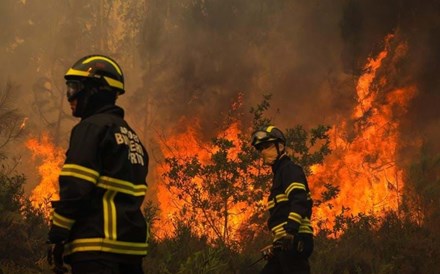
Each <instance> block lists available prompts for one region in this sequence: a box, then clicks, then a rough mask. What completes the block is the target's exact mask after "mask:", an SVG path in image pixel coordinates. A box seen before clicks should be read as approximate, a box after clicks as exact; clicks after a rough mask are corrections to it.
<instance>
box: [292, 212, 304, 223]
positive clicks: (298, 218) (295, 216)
mask: <svg viewBox="0 0 440 274" xmlns="http://www.w3.org/2000/svg"><path fill="white" fill-rule="evenodd" d="M289 219H290V220H292V221H295V222H297V223H299V224H301V219H302V218H301V215H299V214H298V213H296V212H290V213H289Z"/></svg>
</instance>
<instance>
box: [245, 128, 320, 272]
mask: <svg viewBox="0 0 440 274" xmlns="http://www.w3.org/2000/svg"><path fill="white" fill-rule="evenodd" d="M251 142H252V145H253V146H254V147H255V148H256V149H257V150H258V151H259V153H260V154H261V156H262V157H263V162H264V164H265V165H268V166H271V167H272V171H273V180H272V184H271V187H270V193H269V197H268V208H269V220H268V222H267V224H268V227H269V229H270V231H271V233H272V235H273V242H272V245H270V247H269V248H268V249H267V248H266V249H264V251H263V256H264V257H265V258H266V259H267V263H266V265H265V266H264V268H263V270H262V272H261V273H283V274H287V273H289V274H291V273H310V266H309V261H308V258H309V256H310V255H311V253H312V251H313V229H312V226H311V223H310V218H311V215H312V204H313V201H312V199H311V196H310V190H309V186H308V184H307V179H306V176H305V174H304V171H303V169H302V168H301V167H300V166H298V165H296V164H294V163H293V162H292V160H291V159H290V158H289V157H288V156H287V154H286V150H285V145H286V139H285V137H284V134H283V132H282V131H281V130H279V129H278V128H276V127H274V126H264V127H262V128H260V129H258V130H257V131H255V132H254V133H253V134H252V140H251Z"/></svg>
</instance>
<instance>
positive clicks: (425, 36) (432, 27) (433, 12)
mask: <svg viewBox="0 0 440 274" xmlns="http://www.w3.org/2000/svg"><path fill="white" fill-rule="evenodd" d="M439 15H440V1H423V2H415V1H407V0H394V1H347V2H346V3H345V5H344V15H343V20H342V21H341V30H342V38H343V39H344V51H343V52H344V53H345V54H344V55H343V57H344V58H343V61H344V68H345V71H348V70H350V69H352V70H353V71H356V70H357V69H359V68H360V66H359V65H358V64H359V63H360V62H362V60H364V59H365V58H366V57H367V56H368V55H370V54H371V53H372V52H374V51H375V49H376V48H377V46H378V45H380V44H379V43H378V42H379V41H381V37H383V36H384V35H385V34H386V33H391V32H392V33H396V34H397V35H398V39H399V40H400V42H405V43H406V44H407V46H408V53H407V55H406V56H405V58H404V59H402V61H401V62H400V63H399V64H397V65H396V70H397V71H396V73H395V76H394V78H393V79H390V81H392V82H391V83H390V84H389V86H390V85H393V87H394V88H400V87H405V86H408V85H415V86H416V88H417V92H418V94H417V96H416V97H415V98H414V100H413V101H412V102H411V104H410V106H409V109H408V112H407V114H406V116H405V117H404V120H403V123H402V127H401V132H402V134H401V136H402V144H413V143H414V140H415V139H420V138H421V139H422V141H423V142H425V143H427V144H429V146H431V147H432V148H433V149H434V151H436V153H438V152H439V151H440V146H439V145H438V144H437V143H438V142H436V141H435V140H436V139H437V137H436V136H439V133H440V130H439V127H438V125H439V121H440V120H439V118H440V110H439V108H438V107H436V106H438V104H439V102H440V94H439V93H438V89H439V84H440V80H439V77H438V71H439V63H440V52H439V48H440V38H439V37H440V36H439V34H440V16H439ZM407 149H409V147H408V146H405V145H403V147H402V153H405V150H407Z"/></svg>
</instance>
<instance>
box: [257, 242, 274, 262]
mask: <svg viewBox="0 0 440 274" xmlns="http://www.w3.org/2000/svg"><path fill="white" fill-rule="evenodd" d="M260 252H261V255H262V257H263V258H264V259H265V260H269V259H271V258H272V257H273V255H274V254H273V245H268V246H265V247H263V248H262V249H261V250H260Z"/></svg>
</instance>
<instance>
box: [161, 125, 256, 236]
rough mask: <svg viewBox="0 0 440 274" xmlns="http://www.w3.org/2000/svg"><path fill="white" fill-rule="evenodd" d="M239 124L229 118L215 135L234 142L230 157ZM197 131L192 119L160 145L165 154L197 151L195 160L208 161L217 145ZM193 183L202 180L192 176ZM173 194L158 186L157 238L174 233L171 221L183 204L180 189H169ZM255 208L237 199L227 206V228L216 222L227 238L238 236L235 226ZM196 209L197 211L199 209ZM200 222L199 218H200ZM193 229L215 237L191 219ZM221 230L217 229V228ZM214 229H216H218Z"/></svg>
mask: <svg viewBox="0 0 440 274" xmlns="http://www.w3.org/2000/svg"><path fill="white" fill-rule="evenodd" d="M239 128H240V124H239V122H237V121H234V122H232V123H231V124H230V125H229V126H228V128H227V129H225V130H224V131H223V132H221V133H219V135H218V137H221V138H225V139H227V140H230V141H233V142H234V147H233V148H231V149H230V150H229V153H228V155H227V158H228V159H230V160H234V159H237V157H238V153H239V152H240V146H241V142H240V140H239V134H240V133H241V131H240V129H239ZM198 132H200V128H199V125H198V122H197V120H195V122H193V123H192V126H188V127H186V130H185V132H182V133H180V134H176V135H174V136H172V137H170V138H168V139H167V140H164V142H163V143H164V145H163V146H162V152H163V154H164V156H165V157H167V158H168V157H173V156H174V157H177V158H182V159H183V158H185V157H188V156H194V155H197V158H198V160H199V161H200V162H201V163H202V164H207V163H209V162H210V157H211V155H212V154H214V153H216V152H217V151H218V148H217V147H215V146H214V145H212V144H205V143H202V142H201V141H199V140H200V139H199V136H198ZM167 169H168V168H167V167H165V166H160V167H158V173H159V174H164V173H165V172H167V171H168V170H167ZM192 182H193V183H194V185H195V186H201V185H202V184H203V183H204V182H203V180H202V179H201V178H197V177H196V178H194V179H193V181H192ZM235 183H236V182H231V184H235ZM171 192H173V195H172V194H171V193H170V191H169V190H168V189H167V188H166V187H165V186H163V185H159V186H158V194H157V195H158V201H159V203H160V209H161V211H160V212H161V216H160V222H159V223H158V224H157V225H156V226H155V227H154V231H155V235H156V236H157V237H159V238H162V237H165V236H169V234H171V233H174V230H175V229H174V227H173V225H174V224H173V221H174V219H175V218H176V217H178V216H179V213H181V212H180V209H181V208H182V206H183V205H184V204H185V202H184V201H183V200H182V199H179V198H178V196H184V195H179V190H174V189H171ZM202 195H206V193H202ZM205 198H210V199H215V198H214V197H206V196H205ZM254 211H255V209H254V208H249V207H248V206H247V205H246V204H245V203H244V202H241V203H236V204H234V205H232V206H231V207H230V208H228V224H227V226H228V227H227V228H225V227H222V225H218V227H221V229H223V232H224V233H226V234H227V235H228V237H227V238H228V239H230V240H237V239H238V238H239V236H240V235H238V234H239V232H238V230H239V228H240V226H242V225H243V224H244V223H245V222H246V221H247V220H248V218H249V217H250V216H251V214H252V213H254ZM198 212H199V211H198ZM199 213H200V216H203V212H201V211H200V212H199ZM199 222H200V220H199ZM192 227H193V231H194V232H196V233H198V234H199V235H204V236H206V237H208V239H215V238H216V237H218V234H216V233H213V232H209V231H207V230H206V229H204V227H203V225H202V224H198V223H196V222H195V221H194V224H193V226H192ZM219 230H220V229H219ZM219 230H217V233H219ZM225 230H227V231H226V232H225Z"/></svg>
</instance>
